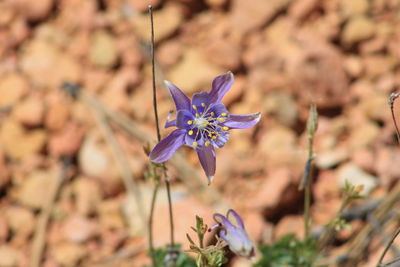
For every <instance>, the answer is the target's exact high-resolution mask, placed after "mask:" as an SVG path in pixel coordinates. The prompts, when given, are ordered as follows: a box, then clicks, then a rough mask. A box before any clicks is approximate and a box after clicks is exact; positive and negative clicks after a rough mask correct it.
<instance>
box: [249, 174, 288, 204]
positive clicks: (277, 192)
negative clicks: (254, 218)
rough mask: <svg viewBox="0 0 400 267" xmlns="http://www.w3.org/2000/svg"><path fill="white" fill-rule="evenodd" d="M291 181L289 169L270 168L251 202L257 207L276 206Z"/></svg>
mask: <svg viewBox="0 0 400 267" xmlns="http://www.w3.org/2000/svg"><path fill="white" fill-rule="evenodd" d="M291 182H292V178H291V175H290V171H289V169H287V168H279V169H272V170H271V172H270V173H269V174H268V176H267V177H266V179H264V181H263V183H262V184H261V185H260V186H259V188H258V191H257V193H256V194H255V196H254V200H253V201H252V203H254V204H255V205H256V207H257V208H274V207H276V206H277V205H278V204H279V201H280V200H281V197H282V195H283V194H284V192H285V190H286V188H287V187H288V186H289V185H290V183H291Z"/></svg>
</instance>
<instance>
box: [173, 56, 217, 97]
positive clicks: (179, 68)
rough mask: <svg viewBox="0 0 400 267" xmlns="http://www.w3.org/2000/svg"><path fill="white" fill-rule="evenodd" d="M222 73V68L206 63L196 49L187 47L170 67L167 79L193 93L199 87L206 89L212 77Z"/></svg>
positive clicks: (209, 86) (208, 87)
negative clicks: (172, 66) (179, 58)
mask: <svg viewBox="0 0 400 267" xmlns="http://www.w3.org/2000/svg"><path fill="white" fill-rule="evenodd" d="M223 73H224V70H223V69H221V68H217V67H215V66H214V65H210V64H209V63H207V62H206V61H205V59H204V58H203V57H202V56H201V55H200V53H199V52H198V51H197V50H194V49H188V50H186V51H185V53H184V55H183V57H182V60H181V61H180V62H179V64H177V65H176V66H174V68H172V69H171V71H170V72H169V75H168V79H169V80H170V81H172V82H173V83H174V84H175V85H177V86H178V87H179V88H180V89H181V90H183V91H184V92H186V93H194V92H196V91H198V90H200V89H202V90H205V91H208V90H209V89H210V88H211V82H212V81H213V79H214V78H215V77H216V76H217V75H220V74H223Z"/></svg>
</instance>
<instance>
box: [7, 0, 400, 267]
mask: <svg viewBox="0 0 400 267" xmlns="http://www.w3.org/2000/svg"><path fill="white" fill-rule="evenodd" d="M148 4H152V5H153V7H154V16H155V34H156V64H157V65H156V70H157V84H158V92H159V93H158V98H159V107H158V108H159V114H160V120H161V122H160V124H161V125H164V122H165V119H166V117H167V115H168V112H169V111H170V110H172V109H173V108H174V106H173V102H172V100H171V98H170V95H169V93H168V90H167V88H166V87H165V86H164V84H163V83H162V81H163V80H164V79H168V80H169V81H171V82H173V83H174V84H176V85H177V86H179V87H180V88H181V89H182V90H183V91H184V92H185V93H187V94H188V95H192V94H193V93H195V92H198V91H201V90H206V91H208V90H209V89H210V86H211V82H212V80H213V79H214V78H215V77H216V76H217V75H220V74H223V73H225V72H227V71H232V72H233V73H234V75H235V82H234V85H233V88H232V89H231V90H230V91H229V93H228V94H227V95H226V96H225V98H224V99H223V102H224V103H225V104H226V105H227V107H228V108H229V110H230V112H231V113H233V114H247V113H254V112H261V114H262V119H261V121H260V123H259V124H258V125H257V126H256V127H254V128H252V129H249V130H236V131H232V132H231V137H230V140H229V141H228V142H227V144H226V145H225V147H224V148H222V149H219V150H217V172H216V175H215V179H214V181H213V182H212V184H211V185H210V186H208V185H207V179H206V177H205V175H204V173H203V171H202V169H201V167H200V165H199V163H198V160H197V156H196V153H195V152H194V151H193V150H192V149H190V148H187V147H186V148H181V149H180V150H179V153H177V155H176V156H174V157H173V159H172V160H171V161H170V162H168V163H167V167H168V173H169V175H170V177H171V181H172V200H173V204H174V216H175V234H176V239H177V241H178V242H179V243H182V244H183V248H184V249H187V248H188V242H187V240H186V237H185V234H186V233H188V232H191V230H190V228H189V227H190V226H192V225H194V223H195V215H200V216H202V217H203V218H204V219H205V222H206V223H207V224H209V225H212V224H213V220H212V215H213V213H215V212H221V213H225V212H226V210H227V209H228V208H234V209H235V210H237V211H238V212H239V213H241V214H242V215H243V218H244V221H245V224H246V226H247V228H248V231H249V234H250V236H251V238H252V239H253V240H254V241H255V242H256V243H257V244H270V243H271V242H273V241H274V240H277V239H278V238H279V237H281V236H283V235H285V234H287V233H291V232H294V233H296V235H297V236H298V237H302V236H303V235H304V231H303V217H302V214H303V192H300V191H299V190H298V184H299V182H300V180H301V177H302V175H303V171H304V165H305V162H306V159H307V133H306V131H305V127H306V121H307V116H308V108H309V105H310V104H312V103H314V104H316V105H317V109H318V113H319V115H320V117H319V125H318V131H317V134H316V138H315V146H314V151H315V154H316V158H315V165H316V166H315V171H314V176H315V180H314V181H315V182H314V184H313V187H312V195H313V202H312V209H311V212H312V219H313V222H314V224H313V231H316V232H317V231H318V230H319V229H321V227H322V226H324V225H325V224H326V223H328V222H329V220H330V219H331V218H332V217H333V216H334V215H335V214H336V212H337V210H338V209H339V206H340V203H341V199H342V198H341V193H340V188H341V187H342V186H343V185H344V183H345V181H346V180H348V181H349V182H351V183H352V184H355V185H363V186H364V189H363V194H365V195H366V196H367V198H366V199H365V200H359V201H357V202H356V204H361V205H362V204H363V203H366V201H369V200H379V201H382V200H383V201H384V200H385V199H387V197H388V196H390V192H391V190H392V189H393V188H394V186H395V184H396V182H397V179H398V178H399V177H400V168H398V166H399V164H398V162H400V153H399V149H398V143H397V141H396V136H395V130H394V129H395V128H394V125H393V121H392V118H391V113H390V109H389V105H388V104H387V102H388V99H389V95H390V93H392V92H395V91H396V90H398V89H399V87H400V45H399V42H400V1H399V0H351V1H349V0H329V1H319V0H293V1H291V0H268V1H266V0H252V1H244V0H149V1H143V0H35V1H30V0H3V1H0V266H32V267H35V266H36V265H35V263H34V262H41V264H40V266H45V267H53V266H54V267H55V266H142V265H143V264H148V263H149V262H150V261H149V258H148V257H147V254H146V253H147V252H146V250H147V246H148V245H147V235H146V224H145V223H144V222H145V221H146V220H147V216H148V213H149V209H150V201H151V195H152V190H153V186H154V181H152V180H151V179H149V178H148V177H149V159H148V157H147V156H146V154H145V149H144V147H148V146H151V147H152V146H153V145H154V144H155V140H156V130H155V126H154V115H153V106H152V91H151V88H152V87H151V85H152V83H151V65H150V49H149V37H150V28H149V16H148V12H147V5H148ZM65 82H68V83H70V84H76V85H79V86H80V88H81V89H80V90H81V94H80V95H79V96H77V97H75V98H73V97H71V96H70V95H68V93H67V92H65V90H62V85H63V84H64V83H65ZM395 114H396V116H399V115H400V113H399V112H397V109H396V103H395ZM168 132H170V129H163V128H162V132H161V133H162V136H166V135H167V134H168ZM167 207H168V206H167V198H166V190H165V186H164V183H163V184H162V186H161V189H160V191H159V194H158V199H157V207H156V211H155V225H154V231H155V233H154V236H155V244H156V246H162V245H165V244H166V243H167V242H168V240H169V226H168V208H167ZM395 207H396V206H394V205H392V206H390V208H389V210H388V211H387V213H386V214H384V216H386V217H385V218H386V219H385V220H384V223H383V222H382V221H379V220H380V219H379V220H378V225H377V224H375V226H373V228H374V229H375V230H376V229H378V232H379V235H378V236H376V235H375V236H374V235H373V236H372V237H371V239H369V240H368V241H366V242H367V244H366V245H365V244H364V245H365V248H364V250H362V252H360V253H359V254H360V255H362V256H361V258H360V261H359V262H360V264H359V265H358V266H375V264H376V262H377V260H378V258H379V256H380V254H381V253H382V249H383V245H382V242H387V240H388V239H389V238H390V236H391V235H392V232H393V231H394V229H395V228H396V226H397V221H396V218H397V219H398V214H397V213H396V212H395ZM371 214H373V213H372V212H371ZM376 216H378V215H376ZM372 217H374V216H372ZM379 218H380V217H379ZM375 219H376V218H375ZM371 221H373V218H372V219H371V218H370V217H368V216H367V218H366V217H365V216H364V217H358V218H357V217H356V218H353V220H352V221H350V225H351V226H352V229H351V230H342V231H340V232H339V233H338V235H337V236H336V239H335V241H334V242H333V243H332V246H331V247H329V249H328V250H327V255H328V256H329V257H330V258H335V257H337V256H338V255H342V254H343V253H344V254H346V253H349V251H350V250H353V249H354V246H356V247H361V246H362V245H363V244H362V243H363V242H364V241H359V239H357V238H360V233H362V231H363V230H365V229H366V227H371V225H374V223H373V222H371ZM357 240H358V241H357ZM361 240H362V239H361ZM357 242H358V243H357ZM360 242H361V243H360ZM396 244H398V245H400V243H399V242H395V244H394V246H396ZM388 255H389V256H388V258H387V259H389V258H390V256H391V255H394V256H395V255H396V254H395V253H394V254H393V253H392V254H391V253H389V254H388ZM230 266H235V267H245V266H250V265H249V262H248V261H246V260H243V259H239V258H234V259H233V260H232V261H231V263H230Z"/></svg>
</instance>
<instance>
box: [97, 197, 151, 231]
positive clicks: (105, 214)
mask: <svg viewBox="0 0 400 267" xmlns="http://www.w3.org/2000/svg"><path fill="white" fill-rule="evenodd" d="M98 212H99V223H100V225H101V227H102V228H105V229H112V230H116V229H125V222H124V218H123V217H122V210H121V201H120V200H118V199H110V200H106V201H102V202H101V203H100V205H99V207H98ZM155 214H156V213H155ZM155 229H156V228H155Z"/></svg>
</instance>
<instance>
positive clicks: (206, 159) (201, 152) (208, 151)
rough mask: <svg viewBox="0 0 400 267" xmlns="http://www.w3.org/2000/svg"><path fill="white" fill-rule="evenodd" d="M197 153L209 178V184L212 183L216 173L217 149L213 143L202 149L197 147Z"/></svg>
mask: <svg viewBox="0 0 400 267" xmlns="http://www.w3.org/2000/svg"><path fill="white" fill-rule="evenodd" d="M197 155H198V157H199V160H200V163H201V166H202V167H203V170H204V172H205V174H206V175H207V178H208V184H211V182H212V180H213V179H214V175H215V168H216V159H215V150H214V147H213V146H212V145H209V146H203V147H202V148H201V149H197Z"/></svg>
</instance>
